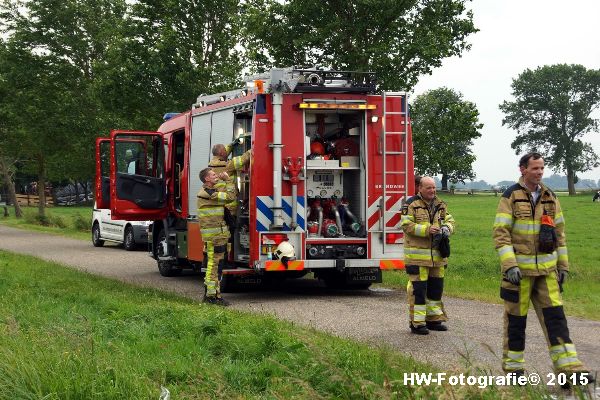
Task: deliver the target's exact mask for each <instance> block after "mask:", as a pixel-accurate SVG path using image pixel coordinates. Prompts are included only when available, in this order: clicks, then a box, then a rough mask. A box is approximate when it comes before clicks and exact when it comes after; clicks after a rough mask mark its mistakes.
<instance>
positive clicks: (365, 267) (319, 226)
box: [96, 68, 414, 288]
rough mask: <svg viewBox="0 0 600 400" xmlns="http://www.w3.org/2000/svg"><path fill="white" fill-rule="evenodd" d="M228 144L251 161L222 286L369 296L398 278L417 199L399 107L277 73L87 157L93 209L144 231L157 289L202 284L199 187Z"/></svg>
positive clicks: (398, 102)
mask: <svg viewBox="0 0 600 400" xmlns="http://www.w3.org/2000/svg"><path fill="white" fill-rule="evenodd" d="M232 142H233V143H235V145H234V146H233V154H232V155H233V156H238V155H241V154H242V153H243V152H245V151H247V150H248V149H251V150H252V157H251V162H250V164H249V165H248V166H247V167H245V168H244V169H243V170H241V171H239V172H238V173H237V176H236V177H235V179H236V185H237V187H238V191H239V196H238V204H239V206H238V211H237V215H235V228H234V230H233V238H232V243H231V246H230V248H231V251H230V252H229V254H228V257H227V258H228V259H227V262H226V265H225V266H224V269H223V281H224V282H233V281H235V280H247V281H260V280H262V279H264V278H267V277H270V278H273V279H278V278H291V277H300V276H303V275H304V274H306V273H308V272H312V273H313V274H314V276H315V277H316V278H319V279H323V280H324V281H325V283H327V284H328V285H333V286H346V287H356V288H366V287H368V286H369V285H370V284H371V283H374V282H381V279H382V274H381V271H382V270H387V269H401V268H403V267H404V263H403V261H402V260H403V247H402V243H403V234H402V231H401V230H400V226H399V223H400V210H401V203H402V201H403V200H404V199H405V198H406V196H409V195H410V194H411V193H413V192H414V169H413V153H412V138H411V124H410V120H409V113H408V103H407V95H406V93H403V92H385V91H383V92H380V93H377V91H376V81H375V77H374V75H373V74H372V73H358V72H342V71H325V70H319V69H311V70H302V69H293V68H287V69H273V70H271V71H270V72H269V73H266V74H262V75H257V76H254V77H251V78H249V79H248V81H247V84H246V87H245V88H244V89H243V90H236V91H230V92H226V93H219V94H215V95H201V96H200V97H198V99H197V102H196V103H195V104H194V105H193V106H192V107H191V109H190V110H188V111H186V112H183V113H179V114H175V115H173V114H167V115H165V122H164V123H163V124H162V125H161V126H160V128H159V129H158V131H157V132H142V131H112V132H111V134H110V136H109V137H103V138H98V139H97V143H96V166H97V173H96V176H97V178H96V201H97V203H98V207H100V208H104V207H106V208H110V209H111V211H112V218H114V219H124V220H150V221H153V223H152V224H151V226H150V232H149V250H150V253H151V256H152V257H154V258H155V259H156V261H157V264H158V269H159V271H160V273H161V274H162V275H164V276H172V275H176V274H179V273H180V272H181V271H182V269H186V268H192V269H196V270H202V262H203V259H204V254H203V247H204V246H203V243H202V239H201V235H200V227H199V222H198V218H197V216H196V213H197V211H196V194H197V193H198V191H199V190H200V188H201V185H202V183H201V182H200V180H199V178H198V174H199V171H200V170H202V169H203V168H205V167H206V166H207V165H208V163H209V160H210V159H211V157H212V155H211V148H212V146H213V145H215V144H217V143H223V144H228V143H232ZM130 150H131V151H130ZM132 154H133V158H134V159H133V161H131V158H132V157H131V156H132ZM127 157H129V159H127ZM131 162H134V163H135V168H134V169H133V168H131V164H130V163H131ZM134 170H135V173H132V171H134ZM278 250H279V251H278ZM277 255H282V256H283V257H277Z"/></svg>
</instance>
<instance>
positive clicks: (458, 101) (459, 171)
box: [411, 87, 483, 190]
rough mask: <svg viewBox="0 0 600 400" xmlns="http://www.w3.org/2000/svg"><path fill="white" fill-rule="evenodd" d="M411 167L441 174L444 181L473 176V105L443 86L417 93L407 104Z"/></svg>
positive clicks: (475, 124)
mask: <svg viewBox="0 0 600 400" xmlns="http://www.w3.org/2000/svg"><path fill="white" fill-rule="evenodd" d="M411 120H412V128H413V144H414V152H415V168H416V169H417V171H418V172H419V173H421V174H427V175H437V174H441V175H442V189H443V190H447V189H448V181H450V182H453V183H456V182H462V183H464V181H465V180H466V179H471V180H473V179H474V178H475V172H474V171H473V166H472V165H473V162H474V161H475V158H476V157H475V155H473V153H472V151H471V149H470V148H469V147H470V146H472V145H473V139H477V138H478V137H481V133H480V132H479V130H480V129H481V128H482V127H483V124H481V123H479V111H478V110H477V106H476V105H475V104H474V103H471V102H470V101H466V100H463V98H462V94H459V93H457V92H455V91H454V90H452V89H448V88H445V87H442V88H439V89H435V90H430V91H428V92H425V93H423V94H422V95H420V96H417V98H416V99H415V101H414V103H413V106H412V108H411Z"/></svg>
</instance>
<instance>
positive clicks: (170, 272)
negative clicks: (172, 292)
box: [155, 229, 181, 277]
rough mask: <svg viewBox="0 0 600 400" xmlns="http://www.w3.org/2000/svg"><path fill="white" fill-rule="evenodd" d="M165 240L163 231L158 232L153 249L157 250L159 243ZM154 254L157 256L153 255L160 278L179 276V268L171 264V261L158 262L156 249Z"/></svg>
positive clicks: (165, 236)
mask: <svg viewBox="0 0 600 400" xmlns="http://www.w3.org/2000/svg"><path fill="white" fill-rule="evenodd" d="M166 238H167V235H166V234H165V230H164V229H161V230H160V232H159V233H158V237H157V239H156V246H155V248H157V247H158V246H159V244H160V243H161V242H163V241H164V240H166ZM156 252H157V254H155V255H156V262H157V264H158V272H159V273H160V274H161V275H162V276H166V277H171V276H177V275H180V274H181V268H177V267H175V266H174V265H173V262H171V261H161V260H159V259H158V249H157V250H156Z"/></svg>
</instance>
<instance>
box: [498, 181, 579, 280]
mask: <svg viewBox="0 0 600 400" xmlns="http://www.w3.org/2000/svg"><path fill="white" fill-rule="evenodd" d="M544 213H546V214H547V215H549V216H550V217H552V219H553V220H554V224H555V225H556V228H555V229H556V236H557V239H558V243H557V244H558V247H557V249H556V251H554V252H552V253H551V254H549V253H542V252H540V251H539V250H538V243H539V234H540V226H541V223H540V221H541V219H542V215H543V214H544ZM493 236H494V243H495V245H496V251H497V252H498V255H499V256H500V263H501V266H502V273H505V272H506V271H507V270H509V269H510V268H512V267H516V266H518V267H519V268H520V269H521V272H522V273H523V275H527V276H539V275H548V274H549V273H550V272H551V271H554V270H556V268H557V266H558V269H563V270H567V271H568V270H569V257H568V255H567V242H566V239H565V218H564V217H563V213H562V209H561V208H560V203H559V201H558V199H557V198H556V195H555V194H554V192H552V191H551V190H550V189H548V188H547V187H546V186H545V185H543V184H540V196H539V198H538V201H537V202H536V203H535V204H534V203H533V197H532V195H531V192H530V191H529V189H527V187H525V184H524V182H523V178H521V179H519V182H518V183H515V184H514V185H512V186H511V187H509V188H508V189H506V191H505V192H504V193H503V194H502V198H501V199H500V203H499V204H498V210H497V211H496V220H495V221H494V233H493Z"/></svg>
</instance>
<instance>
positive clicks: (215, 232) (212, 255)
mask: <svg viewBox="0 0 600 400" xmlns="http://www.w3.org/2000/svg"><path fill="white" fill-rule="evenodd" d="M228 178H229V177H228V176H227V174H226V173H224V172H222V173H221V174H219V175H217V174H216V173H215V171H213V170H212V168H205V169H203V170H202V171H200V180H201V181H202V183H203V186H202V189H200V191H199V192H198V196H197V197H198V220H199V222H200V234H201V235H202V241H203V242H204V244H205V246H206V256H207V262H206V274H205V276H204V286H205V297H204V302H206V303H210V304H219V305H227V303H226V302H225V301H224V300H223V298H222V297H221V290H220V279H221V271H222V268H223V265H222V264H223V262H224V261H225V260H224V258H225V253H226V252H227V242H228V241H229V228H228V226H227V224H226V222H225V219H224V218H225V207H224V206H225V204H227V203H228V202H231V201H232V200H233V199H235V193H234V192H233V190H225V191H219V190H217V188H216V186H217V184H218V183H219V180H225V181H226V180H227V179H228Z"/></svg>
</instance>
